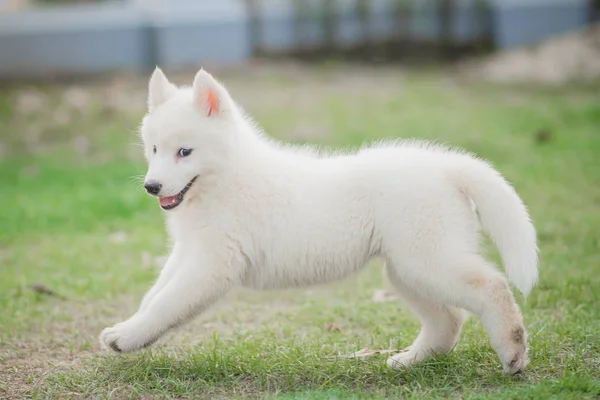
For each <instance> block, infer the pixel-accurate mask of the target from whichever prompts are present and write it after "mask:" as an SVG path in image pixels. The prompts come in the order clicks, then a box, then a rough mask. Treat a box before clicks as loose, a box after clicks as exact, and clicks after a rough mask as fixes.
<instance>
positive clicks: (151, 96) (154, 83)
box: [148, 67, 177, 112]
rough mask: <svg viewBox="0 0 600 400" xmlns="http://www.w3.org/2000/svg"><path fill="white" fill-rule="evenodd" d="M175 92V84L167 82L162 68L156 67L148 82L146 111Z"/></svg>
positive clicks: (161, 102)
mask: <svg viewBox="0 0 600 400" xmlns="http://www.w3.org/2000/svg"><path fill="white" fill-rule="evenodd" d="M176 92H177V86H175V85H173V84H172V83H171V82H169V80H168V79H167V77H166V76H165V74H164V73H163V72H162V70H161V69H160V68H158V67H156V69H155V70H154V72H153V73H152V76H151V77H150V82H149V83H148V112H152V110H154V109H156V107H158V106H160V105H161V104H163V103H164V102H165V101H167V100H169V99H170V98H171V97H173V96H174V95H175V93H176Z"/></svg>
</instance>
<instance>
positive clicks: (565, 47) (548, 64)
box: [459, 24, 600, 85]
mask: <svg viewBox="0 0 600 400" xmlns="http://www.w3.org/2000/svg"><path fill="white" fill-rule="evenodd" d="M459 69H460V71H461V72H462V73H464V74H466V75H467V76H469V77H474V78H477V79H482V80H485V81H490V82H499V83H538V84H548V85H559V84H564V83H568V82H583V83H587V82H591V81H596V80H598V79H600V24H596V25H592V26H590V27H588V28H586V29H583V30H581V31H577V32H574V33H569V34H566V35H561V36H558V37H556V38H552V39H550V40H547V41H544V42H542V43H540V44H537V45H534V46H525V47H520V48H517V49H514V50H507V51H501V52H498V53H496V54H494V55H492V56H489V57H485V58H483V59H480V60H474V61H470V62H468V63H466V64H464V65H462V66H461V67H460V68H459Z"/></svg>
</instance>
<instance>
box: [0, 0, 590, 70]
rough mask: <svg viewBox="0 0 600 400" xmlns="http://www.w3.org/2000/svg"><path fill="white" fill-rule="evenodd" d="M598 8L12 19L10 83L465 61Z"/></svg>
mask: <svg viewBox="0 0 600 400" xmlns="http://www.w3.org/2000/svg"><path fill="white" fill-rule="evenodd" d="M591 4H592V3H591V2H590V0H486V1H483V0H219V1H206V0H195V1H194V0H188V1H184V0H171V1H159V0H155V1H154V2H153V5H152V6H144V2H143V1H138V2H135V3H134V2H128V1H115V2H107V1H105V2H99V3H93V4H86V5H76V6H75V5H71V6H56V7H45V8H42V9H35V10H31V11H26V12H15V13H4V14H0V77H4V78H13V77H18V76H40V75H60V74H82V73H97V72H106V71H112V70H120V69H141V68H152V67H153V66H154V65H157V64H158V65H161V66H164V67H172V68H179V67H188V66H197V65H200V64H204V65H206V64H238V63H243V62H245V61H247V60H249V59H251V58H252V57H255V56H259V55H260V56H273V57H275V56H285V57H288V56H293V57H302V58H310V57H318V58H321V57H324V56H328V57H329V56H332V55H338V56H344V57H354V58H362V59H393V58H402V57H403V56H406V55H407V54H413V55H420V54H426V53H427V52H428V51H429V50H433V53H434V54H436V55H441V56H444V57H446V56H455V55H456V54H459V53H460V52H461V50H470V51H471V50H473V49H481V48H488V47H490V46H495V47H501V48H504V47H511V46H517V45H521V44H527V43H534V42H536V41H539V40H542V39H544V38H546V37H549V36H551V35H555V34H560V33H563V32H567V31H570V30H574V29H578V28H581V27H583V26H585V25H586V24H587V23H589V22H590V20H591V19H594V18H595V16H594V14H593V13H592V10H593V7H592V6H591Z"/></svg>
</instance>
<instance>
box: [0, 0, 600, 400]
mask: <svg viewBox="0 0 600 400" xmlns="http://www.w3.org/2000/svg"><path fill="white" fill-rule="evenodd" d="M599 10H600V1H597V0H245V1H244V0H218V1H217V0H212V1H211V0H120V1H117V0H114V1H100V0H96V1H92V0H87V1H86V0H0V198H2V199H3V200H4V205H3V207H0V363H1V364H2V365H3V366H6V368H2V369H0V397H1V398H11V397H17V398H21V396H25V395H31V396H36V395H37V396H38V397H43V398H65V397H70V396H82V397H98V396H99V397H106V396H108V397H110V396H111V395H112V393H113V391H115V390H122V388H126V390H129V389H127V388H130V387H134V389H132V390H133V391H132V392H131V393H130V392H124V393H125V394H124V395H123V394H122V397H123V398H125V397H128V396H127V393H130V394H131V396H132V397H136V396H137V395H140V394H142V395H144V394H154V395H157V396H158V397H161V396H162V397H164V396H167V397H171V395H172V394H173V393H174V392H173V391H171V392H169V390H171V389H172V388H173V387H176V388H179V389H178V390H181V392H180V395H181V396H183V397H185V396H192V397H193V396H194V394H197V393H205V392H206V390H208V391H209V392H210V390H217V391H218V390H224V391H225V393H228V392H227V391H228V390H230V389H231V388H236V390H241V393H246V392H244V391H245V390H247V393H254V394H256V393H258V394H261V393H265V392H268V391H270V390H275V389H276V390H284V391H285V390H295V389H297V388H298V387H300V388H316V389H318V390H321V389H323V388H325V389H327V388H329V387H332V386H333V385H341V386H340V387H342V388H343V389H344V390H346V389H347V390H350V391H353V390H359V389H360V390H363V389H364V387H363V386H361V385H367V386H368V385H370V384H373V385H375V384H378V385H379V387H378V388H383V390H392V391H393V390H407V391H414V393H417V394H419V393H421V394H422V390H423V388H428V389H427V390H429V391H430V392H428V393H433V394H436V393H437V394H441V395H442V396H447V395H448V393H452V394H457V393H459V397H460V396H461V393H472V394H473V393H475V394H477V393H479V392H478V390H480V389H481V387H480V386H479V385H480V382H482V381H485V382H486V384H490V385H492V386H493V385H496V384H498V385H500V386H502V385H506V386H507V387H508V386H510V385H513V384H514V385H517V384H519V383H518V382H517V383H514V382H512V381H510V382H509V381H493V382H492V383H490V382H491V381H490V380H489V379H488V378H489V376H491V375H492V374H494V373H496V372H497V371H496V368H497V366H498V365H497V363H496V359H495V355H494V354H493V352H492V350H491V349H487V350H486V351H487V353H486V352H485V351H482V350H481V349H482V348H483V349H485V347H482V346H484V345H483V344H482V343H487V342H486V340H487V339H486V336H485V334H484V333H483V331H482V329H481V327H480V326H479V325H478V324H477V323H476V322H474V321H472V320H471V321H470V322H469V324H468V325H467V327H466V328H465V332H466V335H465V338H464V339H463V340H462V341H461V342H460V344H459V347H458V350H457V351H456V352H457V353H456V354H458V355H456V356H454V355H451V356H450V357H449V358H446V359H445V361H442V362H440V363H434V364H429V365H428V366H425V367H424V369H422V370H418V371H420V372H417V373H416V374H415V375H414V376H405V378H406V379H405V381H404V382H405V383H404V384H403V385H405V386H402V389H398V387H397V382H398V377H397V376H394V375H391V373H387V372H383V371H382V366H383V364H384V363H383V362H379V363H377V362H373V363H372V364H366V366H364V365H363V366H361V367H360V368H355V367H348V368H346V369H344V368H345V367H344V365H346V364H340V365H341V367H340V365H338V364H334V363H328V362H324V361H323V358H322V357H324V356H333V355H335V354H343V353H345V352H349V351H353V350H356V349H359V348H364V347H369V348H375V349H377V348H379V349H390V348H403V347H405V346H407V345H408V344H410V342H411V341H412V339H413V338H414V337H415V336H416V334H417V333H418V328H419V324H418V321H416V320H415V319H414V318H413V317H412V316H411V314H410V313H409V312H406V311H402V312H398V309H399V307H398V302H397V300H398V299H397V298H396V296H395V295H394V294H393V293H391V292H390V291H389V288H388V287H387V286H386V285H385V283H384V282H383V281H382V277H381V271H380V264H378V263H377V262H375V263H374V264H373V265H372V266H370V267H368V268H367V270H366V271H365V272H364V273H362V274H361V275H359V276H357V277H355V278H352V279H350V280H347V281H344V282H341V283H339V284H334V285H328V286H326V287H321V288H309V289H306V288H299V289H297V290H291V291H285V292H275V293H253V292H248V291H243V290H242V291H239V292H236V293H235V294H232V295H231V296H230V297H229V298H228V299H226V300H224V301H223V302H221V303H219V305H217V306H215V307H214V308H213V309H211V310H210V311H209V312H207V313H206V314H205V315H203V316H202V317H200V318H199V319H198V320H197V321H195V322H194V323H193V324H192V325H190V326H189V327H186V328H185V329H184V330H183V333H182V332H180V333H178V334H177V335H174V337H173V338H171V339H170V341H169V342H168V344H166V346H171V347H168V348H169V349H173V348H176V347H177V346H178V345H181V344H182V343H184V342H185V343H186V346H189V345H190V343H191V344H192V345H193V346H195V347H194V349H196V350H195V351H197V352H192V353H190V354H191V356H190V357H191V358H185V357H187V356H188V354H187V353H186V355H185V357H183V358H181V357H180V358H179V359H175V358H170V356H165V358H163V359H160V360H158V361H156V360H146V363H145V364H144V366H143V371H142V372H140V370H139V369H136V368H138V367H139V365H137V364H133V365H132V364H128V363H127V361H119V360H120V359H118V360H116V361H115V360H114V359H113V360H112V361H110V360H109V359H106V360H105V359H97V358H95V357H96V356H97V354H98V343H97V339H96V338H97V335H98V334H99V332H100V330H101V329H102V328H104V327H106V326H111V325H113V324H114V323H116V322H119V321H120V320H122V319H124V318H127V317H128V316H129V315H131V313H132V312H133V311H134V310H135V309H136V307H137V304H138V303H139V301H140V299H141V296H142V295H143V293H144V292H145V291H146V290H147V289H148V288H149V287H150V285H151V283H152V281H153V280H154V279H155V277H156V275H157V271H158V269H159V268H160V267H161V266H162V263H163V262H164V255H165V254H166V252H167V251H168V248H167V246H166V240H167V237H166V233H165V230H164V225H163V222H162V215H161V214H162V212H161V211H160V209H159V208H158V205H157V204H156V199H153V198H151V197H150V196H147V195H146V194H145V193H144V190H143V188H142V185H141V182H142V179H143V175H144V173H145V163H144V160H143V156H142V151H141V149H140V147H139V138H138V136H137V129H138V125H139V123H140V121H141V118H142V117H143V115H144V113H145V112H146V96H147V90H146V88H147V81H148V78H149V75H150V73H151V71H152V70H153V69H154V67H155V66H156V65H158V66H160V67H161V68H163V70H164V71H165V72H166V74H167V75H168V76H169V78H170V79H171V80H172V81H173V82H174V83H176V84H179V85H190V84H191V82H192V79H193V76H194V74H195V72H196V70H197V69H198V68H199V67H204V68H206V69H208V71H209V72H211V73H212V74H214V75H215V76H216V77H217V78H218V79H220V80H221V81H223V82H224V84H225V85H226V86H227V88H228V89H229V91H230V92H231V94H232V96H233V97H234V99H236V100H237V101H238V102H239V103H240V104H241V105H242V106H243V107H244V108H245V109H246V110H247V111H248V112H249V113H250V114H251V115H252V116H253V117H254V118H255V119H256V120H257V121H258V123H259V124H260V125H261V126H262V127H264V128H265V130H266V132H267V133H268V134H270V135H272V136H275V137H276V138H279V139H283V140H286V141H291V142H294V143H313V144H317V145H320V146H326V147H330V146H331V147H342V148H349V147H350V148H355V147H357V146H360V145H361V144H362V143H364V142H369V141H373V140H378V139H394V138H421V139H431V140H436V141H440V142H444V143H448V144H451V145H457V146H460V147H462V148H464V149H466V150H468V151H471V152H474V153H475V154H477V155H478V156H481V157H484V158H486V159H488V160H490V161H491V162H492V163H493V164H494V165H495V166H496V167H497V168H498V169H499V170H500V171H501V172H502V173H503V174H504V175H505V176H506V177H507V178H508V180H509V181H511V182H512V183H513V184H514V185H515V187H516V189H517V191H518V192H519V194H520V195H521V196H522V197H523V199H524V201H525V203H526V204H527V205H528V206H529V208H530V210H531V213H532V215H533V218H534V221H535V223H536V227H537V229H538V233H539V238H540V248H541V254H542V262H541V275H542V276H541V280H540V282H541V283H540V285H539V286H538V288H536V290H535V291H534V293H533V294H532V295H531V296H530V298H529V299H528V301H527V303H526V304H523V310H524V314H525V316H526V319H527V320H528V323H529V325H530V326H531V329H532V332H533V333H532V338H534V339H533V342H534V347H533V350H532V352H533V353H532V354H533V359H534V362H533V364H532V365H533V369H534V371H537V374H538V375H536V373H534V374H530V375H527V376H526V377H525V378H524V379H525V381H526V383H524V384H527V385H529V384H530V385H532V386H531V387H533V388H534V389H532V390H533V392H528V393H529V394H528V395H525V394H523V393H521V392H518V391H517V392H511V393H510V394H509V395H507V396H509V397H514V396H516V397H528V396H529V397H531V396H533V397H535V395H536V393H538V392H536V390H537V389H535V388H537V387H538V386H536V385H537V383H538V382H539V381H540V380H542V379H546V378H545V377H547V376H554V377H557V378H556V379H557V380H554V381H552V382H551V383H548V385H555V384H556V385H559V386H560V385H563V383H561V382H563V380H564V387H565V388H567V389H568V390H581V391H585V390H589V388H590V387H592V386H590V385H592V384H589V382H591V380H592V379H596V380H597V370H598V361H597V360H600V356H599V355H598V354H600V352H599V349H598V343H600V340H597V334H598V332H599V331H600V326H599V325H598V324H599V323H600V315H599V313H600V308H599V307H598V306H597V305H598V304H600V297H599V296H600V290H598V288H599V287H600V271H599V270H598V268H599V266H600V258H599V257H600V236H599V232H600V210H599V207H600V206H599V205H600V162H599V161H598V160H599V158H598V157H599V156H598V154H600V131H599V129H600V128H599V127H600V25H598V23H599V22H600V13H599ZM491 255H492V257H495V253H493V252H492V253H491ZM495 260H496V261H498V258H497V257H495ZM374 327H376V329H374ZM240 332H241V333H247V334H240ZM213 334H214V335H215V336H214V337H215V338H217V337H218V338H219V343H225V346H224V347H220V348H219V352H217V350H216V346H217V344H216V341H215V343H214V346H215V348H212V347H211V346H213V342H212V341H210V340H208V339H207V338H211V337H212V335H213ZM217 335H218V336H217ZM594 337H596V340H594ZM215 340H216V339H215ZM365 342H366V343H365ZM594 343H595V344H594ZM221 346H223V345H221ZM184 348H187V349H190V347H184ZM286 349H287V350H286ZM290 349H291V350H290ZM556 349H560V351H555V350H556ZM286 351H289V352H291V353H286ZM465 353H468V354H465ZM257 354H259V355H260V356H257ZM452 354H455V352H453V353H452ZM299 355H302V357H305V358H301V359H302V360H303V361H302V362H301V363H293V362H292V361H291V360H296V359H297V357H300V356H299ZM207 357H208V358H207ZM210 357H217V358H218V357H221V358H218V360H220V361H218V362H217V361H215V362H216V364H214V363H213V364H211V363H212V362H213V361H214V360H213V359H210ZM310 357H312V358H310ZM453 357H456V358H453ZM217 358H215V360H217ZM182 359H185V360H188V361H187V362H189V363H190V371H196V370H199V369H201V370H202V369H203V368H204V369H203V371H205V372H206V371H209V370H210V371H212V372H210V371H209V372H206V374H205V375H203V376H204V377H206V379H205V380H198V379H196V376H195V375H194V374H193V373H191V372H190V373H188V372H186V371H188V370H186V368H187V367H186V365H187V364H182V363H183V361H181V360H182ZM261 359H262V360H263V361H264V362H261V363H258V362H257V363H256V364H248V363H250V362H251V361H248V360H261ZM211 360H212V361H211ZM223 360H225V361H226V362H224V361H223ZM244 360H246V361H244ZM459 360H460V361H459ZM467 360H469V361H467ZM535 360H537V361H535ZM219 363H220V364H219ZM244 363H246V364H244ZM217 364H219V365H224V364H225V365H227V368H230V369H229V370H226V371H224V372H223V371H222V369H221V367H219V366H218V365H217ZM206 365H209V366H210V365H213V367H214V368H213V367H210V368H213V369H210V368H209V367H206ZM349 365H350V364H348V365H346V366H349ZM352 365H354V364H352ZM361 365H362V364H361ZM282 366H283V367H282ZM140 368H142V367H140ZM206 368H208V369H206ZM323 368H326V369H327V373H322V372H320V371H322V370H323ZM148 371H150V372H148ZM482 371H483V372H482ZM567 372H568V373H567ZM211 373H213V374H214V375H211ZM571 373H572V374H573V377H571V375H569V374H571ZM228 374H230V375H228ZM386 374H387V375H386ZM441 376H443V377H444V379H440V377H441ZM482 376H485V379H483V378H482ZM211 377H212V378H211ZM240 377H241V378H240ZM211 379H212V380H211ZM586 379H588V380H586ZM239 380H243V381H244V382H245V383H244V385H246V386H244V387H242V388H241V389H240V388H239V386H238V383H239ZM174 382H175V383H174ZM499 382H500V383H499ZM556 382H558V383H556ZM578 382H583V383H578ZM586 382H587V383H586ZM594 382H596V381H594ZM595 384H597V383H595ZM161 385H162V386H161ZM173 385H175V386H173ZM212 385H216V386H215V387H217V388H216V389H215V387H213V386H212ZM219 385H220V386H219ZM586 385H587V386H586ZM336 387H337V386H336ZM540 387H541V386H540ZM547 387H548V386H547ZM552 387H554V386H552ZM593 387H598V386H593ZM219 388H220V389H219ZM560 388H562V386H560ZM586 388H587V389H586ZM365 390H370V389H368V387H367V389H365ZM448 390H450V392H448ZM483 390H484V391H486V392H487V391H488V390H491V389H490V388H489V387H485V388H484V389H483ZM515 390H519V389H515ZM540 390H541V389H540ZM469 391H471V392H469ZM178 393H179V392H178ZM395 393H396V392H395ZM403 393H404V394H406V393H407V392H403ZM515 393H516V394H515ZM531 393H533V394H531ZM598 393H600V392H598ZM346 394H347V393H346ZM541 396H542V397H537V398H544V395H541ZM573 396H575V397H577V396H576V395H573ZM596 396H597V393H596ZM341 397H343V398H347V396H344V393H342V396H341ZM467 397H468V396H467ZM575 397H573V398H575ZM227 398H229V397H227Z"/></svg>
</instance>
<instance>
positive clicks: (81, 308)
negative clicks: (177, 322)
mask: <svg viewBox="0 0 600 400" xmlns="http://www.w3.org/2000/svg"><path fill="white" fill-rule="evenodd" d="M296 292H297V293H296ZM290 293H291V294H290ZM290 293H288V294H287V295H293V296H294V297H295V298H296V299H298V298H302V296H303V291H302V290H298V291H294V290H293V291H291V292H290ZM294 293H295V294H294ZM307 295H308V294H306V293H304V296H307ZM138 301H139V299H137V298H134V297H132V296H128V297H124V298H121V299H119V300H118V301H117V300H114V301H111V302H102V301H95V302H88V303H81V302H65V303H64V304H63V305H58V307H60V308H61V310H60V311H58V312H53V313H52V314H53V319H51V320H50V319H48V320H44V321H38V322H37V323H32V324H31V326H30V327H28V328H27V329H26V330H23V331H21V332H18V334H17V335H15V336H13V337H8V338H6V337H5V338H0V343H2V346H1V347H0V362H1V364H2V371H0V399H4V398H7V399H8V398H23V397H26V396H30V395H31V394H32V393H33V392H34V391H36V390H38V389H40V388H42V387H43V386H44V384H45V379H46V377H47V376H48V375H49V374H55V373H57V372H61V371H69V370H75V369H83V368H86V366H89V365H91V360H92V359H93V358H94V357H97V356H99V355H101V354H103V353H102V351H101V349H100V345H99V342H98V339H97V338H98V335H99V333H100V331H101V330H102V329H103V328H105V327H107V326H111V325H113V324H115V323H117V322H120V321H122V320H125V319H126V318H128V317H129V316H131V315H132V314H133V312H134V311H135V309H136V308H137V306H138ZM301 303H302V302H296V303H294V304H292V303H288V302H287V301H286V300H285V299H278V298H277V293H257V292H251V291H247V290H238V291H235V292H232V293H231V294H230V295H229V296H227V297H226V298H225V299H223V300H222V301H220V302H219V303H217V304H216V305H215V306H214V307H211V308H210V309H209V310H207V312H205V313H203V314H202V315H201V316H199V317H198V318H197V319H195V320H194V321H193V322H192V323H190V324H188V325H185V326H184V327H182V328H181V329H178V330H176V331H174V332H172V333H170V334H168V335H167V336H166V337H165V338H163V339H161V341H160V342H159V343H157V345H156V346H155V347H160V348H161V350H163V351H168V352H177V351H178V349H181V347H182V346H193V345H194V344H196V343H201V342H203V341H206V340H208V338H210V337H211V335H212V334H213V333H215V332H216V333H219V334H231V333H232V332H236V331H237V332H239V331H245V330H254V329H259V328H261V327H263V326H264V325H267V324H273V323H274V322H275V321H276V320H277V318H280V317H281V316H282V315H290V314H291V315H293V314H295V313H298V312H299V309H300V308H301ZM54 307H56V305H55V306H54Z"/></svg>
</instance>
